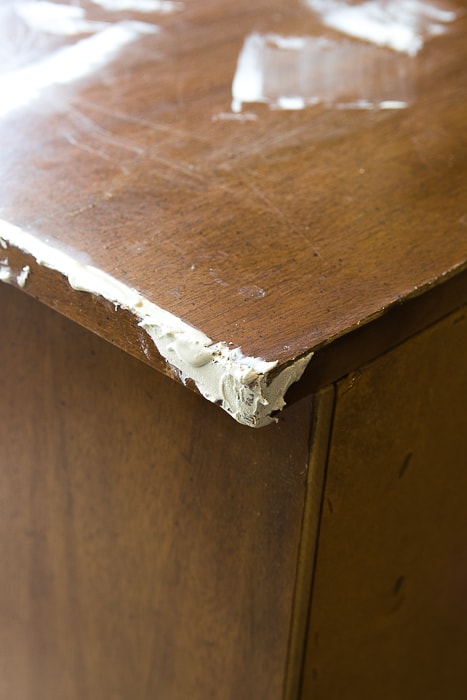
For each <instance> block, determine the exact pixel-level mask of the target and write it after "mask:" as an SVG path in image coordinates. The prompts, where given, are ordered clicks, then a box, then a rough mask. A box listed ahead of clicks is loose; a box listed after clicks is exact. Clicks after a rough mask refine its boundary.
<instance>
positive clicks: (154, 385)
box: [0, 285, 311, 700]
mask: <svg viewBox="0 0 467 700" xmlns="http://www.w3.org/2000/svg"><path fill="white" fill-rule="evenodd" d="M0 294H1V303H0V327H1V329H2V336H1V343H0V367H1V372H0V397H1V401H0V426H1V435H2V437H1V440H0V467H1V468H0V502H1V507H0V560H1V566H0V620H1V624H0V697H2V698H18V699H19V698H21V700H60V699H61V698H67V699H69V700H73V699H75V698H76V700H85V699H86V698H90V699H91V698H121V699H122V700H123V699H124V700H134V699H135V698H138V700H143V699H144V698H148V699H149V698H155V697H157V698H164V700H179V699H180V698H193V700H195V699H197V700H205V699H206V698H210V697H212V698H222V699H223V700H224V699H225V700H227V699H228V698H232V700H234V699H235V700H237V699H238V698H242V699H243V698H244V699H245V700H249V699H250V698H252V697H257V698H268V699H269V698H271V699H277V700H279V699H280V698H282V686H283V680H284V673H285V665H286V658H287V649H288V638H289V628H290V621H291V610H292V598H293V589H294V580H295V569H296V559H297V551H298V546H299V539H300V528H301V519H302V509H303V501H304V492H305V479H306V467H307V458H308V457H307V455H308V434H309V425H310V408H311V406H310V399H307V400H305V401H304V402H302V403H301V404H297V405H296V406H295V407H291V410H290V411H289V412H288V413H287V415H284V416H283V417H282V418H281V419H280V421H279V423H278V424H277V425H274V426H272V427H270V428H265V429H264V430H262V431H251V430H249V429H248V428H245V427H243V426H240V425H238V424H236V423H234V422H233V421H232V420H231V419H230V418H229V417H228V416H227V415H226V414H224V413H223V412H222V411H219V410H218V409H217V408H216V407H215V406H213V405H211V404H209V403H207V402H206V401H204V400H203V399H202V398H201V397H199V396H196V395H195V394H192V393H190V392H187V391H186V390H185V389H184V388H183V387H181V386H179V385H177V384H175V383H174V382H171V381H170V380H169V379H167V378H166V377H163V376H162V375H160V374H159V373H157V372H154V371H153V370H151V368H149V367H147V366H145V365H143V364H142V363H140V362H137V361H136V360H134V359H132V358H130V357H129V356H128V355H126V354H125V353H122V352H120V351H119V350H117V349H116V348H114V347H112V346H111V345H109V344H108V343H105V342H103V341H102V340H100V339H99V338H97V337H96V336H94V335H92V334H90V333H88V332H87V331H85V330H84V329H82V328H80V327H79V326H78V325H75V324H73V323H71V322H70V321H68V320H66V319H65V318H63V317H61V316H60V315H58V314H55V313H54V312H52V311H50V310H48V309H46V307H44V306H42V305H40V304H37V303H36V302H35V301H34V300H32V299H29V298H28V297H27V296H26V295H24V294H21V293H19V292H18V291H16V290H14V289H12V288H8V287H6V286H5V285H2V286H1V287H0Z"/></svg>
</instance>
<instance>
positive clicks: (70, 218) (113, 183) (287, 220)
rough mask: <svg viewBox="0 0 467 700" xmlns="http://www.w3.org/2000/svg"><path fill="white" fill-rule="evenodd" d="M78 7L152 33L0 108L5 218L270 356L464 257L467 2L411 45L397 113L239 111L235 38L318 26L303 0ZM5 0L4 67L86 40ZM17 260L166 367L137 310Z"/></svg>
mask: <svg viewBox="0 0 467 700" xmlns="http://www.w3.org/2000/svg"><path fill="white" fill-rule="evenodd" d="M80 5H81V6H82V8H84V10H85V14H84V17H85V18H86V21H88V20H89V21H101V22H102V21H105V22H107V23H110V24H113V25H115V24H116V23H118V22H122V21H124V20H128V19H132V20H137V21H139V22H144V23H146V25H151V26H154V25H157V26H158V29H159V30H158V32H157V33H153V34H146V33H144V32H141V35H140V38H139V39H138V40H137V41H134V42H130V43H128V44H127V45H126V46H125V47H124V48H123V49H122V51H121V52H120V53H119V54H118V55H116V56H115V57H114V59H113V60H112V61H110V62H109V63H108V64H107V65H106V66H105V67H102V68H100V69H99V70H96V71H95V72H94V73H91V74H90V75H89V76H88V77H86V78H83V79H80V80H77V81H75V82H73V83H71V84H68V85H55V87H50V88H47V89H41V90H38V94H37V95H36V96H35V97H34V98H32V99H31V100H30V101H29V103H28V104H27V106H24V107H20V108H17V109H14V110H13V111H10V112H8V113H4V114H3V115H2V116H1V117H0V141H1V148H2V158H1V160H0V181H1V183H2V185H1V188H0V207H1V218H2V219H3V220H5V221H8V222H10V223H13V224H16V225H18V226H20V227H22V228H24V229H26V230H27V231H29V232H31V233H34V234H36V235H38V236H40V237H42V238H48V240H49V241H55V242H56V244H57V245H58V246H61V247H65V249H66V250H72V251H74V252H75V253H74V254H76V256H77V257H78V258H79V259H80V260H85V261H90V262H92V263H93V264H94V265H96V266H98V267H100V268H102V269H103V270H105V271H107V272H108V273H110V274H112V275H114V276H115V277H117V278H118V279H120V280H122V281H124V282H126V283H127V284H129V285H131V286H133V287H135V288H136V289H138V290H140V291H141V292H142V293H143V294H144V295H146V296H147V298H149V299H150V300H151V301H153V302H154V303H156V304H158V305H159V306H162V307H163V308H164V309H167V310H169V311H171V312H173V313H174V314H176V315H177V316H180V317H181V318H183V319H184V320H185V321H187V322H189V323H190V324H192V325H193V326H195V327H197V328H199V329H201V330H202V331H204V332H205V333H206V334H207V335H208V336H210V337H211V338H212V339H213V340H215V341H217V340H221V341H225V342H231V343H233V344H234V345H235V346H240V347H241V348H242V350H243V352H244V353H245V354H248V355H255V356H259V357H263V358H264V359H267V360H276V359H277V360H279V361H280V363H287V362H289V361H290V360H291V359H293V358H294V357H296V356H298V355H300V354H301V353H303V352H305V351H306V350H309V349H310V348H320V347H321V346H323V345H326V344H328V343H329V341H331V340H333V339H335V338H337V337H338V336H342V335H343V334H347V333H349V331H352V329H354V328H356V327H357V326H358V325H361V324H364V323H366V322H367V321H369V320H370V319H374V318H375V317H377V316H379V315H381V314H383V313H384V311H385V310H386V309H387V308H388V307H389V306H391V305H392V304H395V303H400V302H401V300H402V301H403V300H404V299H405V298H407V297H410V296H411V295H416V294H420V293H421V292H422V291H423V290H425V289H426V288H427V287H429V286H432V285H437V284H439V283H440V282H442V281H443V280H445V279H447V278H448V277H449V276H451V275H452V274H454V273H455V272H456V271H459V269H460V268H461V267H462V266H464V264H465V260H466V257H467V256H466V253H467V204H466V191H467V167H466V155H467V132H466V129H465V124H466V123H467V90H466V71H465V66H466V60H467V42H466V40H465V37H466V28H467V15H466V14H465V13H464V14H462V13H460V16H459V17H458V19H456V21H454V22H452V23H451V24H449V26H448V27H447V31H446V34H445V35H442V36H438V37H434V38H430V39H429V40H428V41H427V42H426V44H425V46H424V48H423V49H422V50H421V51H420V52H419V53H418V54H417V55H416V56H414V57H412V58H411V59H410V75H411V78H410V81H411V82H410V86H409V87H410V104H409V107H408V108H407V109H400V110H341V109H337V108H334V107H333V106H328V107H325V106H323V105H316V106H313V107H307V108H306V109H303V110H297V111H287V110H277V109H276V110H274V109H270V108H269V107H268V105H265V104H263V105H259V104H251V105H246V106H245V108H244V111H243V112H242V114H241V115H240V116H242V115H243V117H244V118H243V119H242V120H240V119H238V118H237V117H236V116H235V115H233V113H232V112H231V111H230V105H231V99H232V95H231V89H232V80H233V76H234V74H235V71H236V65H237V59H238V56H239V54H240V52H241V49H242V46H243V42H244V40H245V38H246V37H247V36H249V35H251V34H252V33H253V32H259V33H269V32H272V33H275V34H277V35H284V36H297V35H300V36H311V35H317V36H319V35H321V34H323V33H327V35H329V31H327V30H326V31H325V30H324V29H323V25H322V23H321V22H320V20H319V18H318V16H317V15H316V14H314V13H313V12H311V11H310V10H309V9H307V7H306V6H305V4H304V3H299V2H292V1H290V2H286V1H285V0H284V1H282V2H279V1H278V0H276V1H275V2H265V1H264V0H262V1H260V2H255V3H251V2H249V1H247V0H235V2H234V1H233V0H231V1H227V0H223V1H222V2H221V1H219V0H215V1H214V0H203V2H189V1H187V2H185V3H184V4H183V5H182V4H180V5H178V6H177V7H176V8H175V11H173V12H166V13H161V12H154V13H137V12H133V13H131V12H128V11H126V12H115V11H110V10H104V9H102V8H99V6H98V5H97V4H96V3H91V2H83V3H80ZM14 6H15V3H14V2H12V3H10V4H9V7H10V9H11V8H13V9H14ZM455 6H456V7H457V8H460V9H462V8H464V9H465V8H466V3H465V2H457V3H456V4H455ZM167 7H168V6H167ZM13 9H11V12H10V14H8V15H7V16H6V17H5V18H4V23H3V27H4V30H3V31H4V34H5V37H7V38H8V41H9V43H8V42H7V43H6V44H5V43H4V47H6V48H4V53H5V54H8V55H9V56H10V58H11V56H15V57H16V61H17V65H15V66H13V68H14V69H15V70H16V69H18V66H19V67H21V66H23V67H24V66H28V65H29V66H30V65H34V62H37V61H39V60H41V59H42V58H44V57H47V56H49V55H51V54H52V53H53V51H54V50H56V49H57V46H59V45H60V46H62V45H63V44H68V43H69V44H71V43H73V42H75V43H76V42H77V41H78V40H81V39H82V38H83V37H82V36H78V37H76V36H73V37H65V38H64V37H63V36H60V37H57V36H54V35H53V33H50V32H49V33H47V32H46V31H40V30H39V29H37V30H34V31H32V30H30V31H29V32H25V31H23V32H20V31H12V30H11V27H10V25H9V24H8V23H10V24H11V23H14V22H17V19H16V20H15V17H14V11H13ZM172 9H173V8H172ZM15 26H16V25H15ZM331 35H332V36H333V37H334V38H335V39H336V40H338V41H340V36H339V35H337V34H335V33H334V34H332V32H331ZM83 36H84V37H85V36H86V35H83ZM60 42H61V43H60ZM375 50H376V49H375ZM405 87H407V86H405ZM396 92H397V91H396ZM394 96H395V97H397V94H395V95H394ZM245 113H246V116H245ZM237 116H238V115H237ZM24 262H28V263H30V264H31V268H32V272H31V275H30V279H29V280H28V282H27V283H26V287H25V291H26V292H29V293H31V294H33V295H34V296H36V297H37V298H39V299H42V300H43V301H45V302H46V303H48V304H50V305H52V306H54V307H55V308H57V309H59V310H60V311H61V312H62V313H64V314H65V315H68V316H70V317H72V318H74V319H76V320H78V321H79V322H80V323H82V324H84V325H85V326H88V327H89V328H92V329H93V330H97V331H98V332H99V333H100V334H101V335H103V336H104V337H106V338H107V339H108V340H111V341H112V342H115V343H117V344H119V345H120V347H122V348H123V349H125V350H127V351H129V352H132V353H133V354H136V355H138V354H139V355H140V356H141V357H142V358H144V359H145V361H147V362H149V363H151V364H153V365H154V366H162V365H161V363H160V358H159V357H158V355H157V352H155V351H153V350H151V351H146V350H147V349H145V348H142V346H141V334H140V333H139V331H138V329H137V328H136V324H135V322H134V319H132V318H131V317H128V315H126V314H125V313H124V312H117V311H115V310H114V309H113V308H112V307H111V305H106V304H105V303H104V302H102V301H90V300H85V299H84V296H85V295H84V294H83V293H77V292H71V291H70V290H69V289H67V285H64V284H63V282H62V281H61V280H60V279H59V276H58V275H56V274H53V273H50V272H48V271H44V270H39V269H38V267H37V266H35V265H34V264H33V262H32V261H31V260H30V259H27V260H26V259H25V257H24V256H22V255H21V256H19V259H18V260H17V262H16V263H15V264H18V265H19V264H21V263H24ZM143 351H144V352H143ZM357 362H358V360H357Z"/></svg>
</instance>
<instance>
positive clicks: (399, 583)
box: [392, 576, 405, 597]
mask: <svg viewBox="0 0 467 700" xmlns="http://www.w3.org/2000/svg"><path fill="white" fill-rule="evenodd" d="M404 582H405V576H399V577H398V578H397V580H396V582H395V584H394V587H393V589H392V594H393V596H395V597H396V596H398V595H399V594H400V592H401V589H402V586H403V585H404Z"/></svg>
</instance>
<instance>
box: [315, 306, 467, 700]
mask: <svg viewBox="0 0 467 700" xmlns="http://www.w3.org/2000/svg"><path fill="white" fill-rule="evenodd" d="M466 347H467V316H466V309H464V310H462V311H460V312H456V313H454V314H452V315H451V316H449V317H448V318H447V319H446V320H444V321H443V322H442V323H439V324H437V325H436V326H434V327H432V328H430V329H428V330H427V331H425V332H424V333H421V334H420V335H418V336H417V337H416V338H414V339H412V340H411V341H409V342H407V343H405V344H404V345H402V346H401V347H399V348H397V349H396V350H394V351H393V352H391V353H388V354H386V355H384V356H383V357H381V358H380V359H379V360H377V361H375V362H374V363H372V364H371V365H369V366H368V367H366V368H363V369H361V370H360V371H358V372H356V373H354V374H352V375H350V376H349V377H348V378H347V379H346V380H343V381H342V382H340V383H339V385H338V388H337V399H336V409H335V416H334V421H333V429H332V438H331V449H330V454H329V462H328V467H327V479H326V486H325V491H324V497H323V511H322V517H321V523H320V534H319V544H318V555H317V559H316V568H315V579H314V586H313V593H312V603H311V617H310V625H309V633H308V646H307V652H306V662H305V673H304V685H303V694H302V698H303V700H331V699H334V698H340V699H342V700H354V698H361V699H363V700H370V699H373V698H375V697H377V698H381V699H382V700H393V699H394V698H401V700H413V698H426V699H427V700H428V699H429V700H431V699H433V700H435V699H437V698H440V697H443V698H446V699H447V700H458V698H462V697H464V695H465V691H466V688H467V671H466V666H465V655H466V649H467V607H466V585H467V579H466V574H467V568H466V562H467V547H466V539H465V532H466V529H467V498H466V488H467V476H466V469H465V467H466V455H467V440H466V431H465V419H466V415H467V407H466V396H467V383H466V381H467V371H466V362H465V349H466Z"/></svg>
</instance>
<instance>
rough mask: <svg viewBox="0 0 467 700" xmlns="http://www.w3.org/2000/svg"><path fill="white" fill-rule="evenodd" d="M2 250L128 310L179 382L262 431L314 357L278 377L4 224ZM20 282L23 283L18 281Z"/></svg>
mask: <svg viewBox="0 0 467 700" xmlns="http://www.w3.org/2000/svg"><path fill="white" fill-rule="evenodd" d="M0 245H1V246H2V248H4V249H6V250H7V249H8V246H14V247H15V248H18V249H19V250H22V251H23V252H24V253H27V254H29V255H32V256H33V257H34V258H35V259H36V262H37V263H38V264H39V265H43V266H45V267H48V268H50V269H52V270H56V271H57V272H59V273H61V274H62V275H64V276H65V277H66V278H67V279H68V282H69V283H70V285H71V286H72V287H73V289H76V290H78V291H84V292H89V293H91V294H95V295H98V296H102V297H103V298H104V299H107V300H108V301H110V302H112V303H113V304H115V306H120V307H122V308H123V309H128V310H129V311H130V312H131V313H132V314H133V315H134V316H135V317H136V318H137V319H138V323H139V325H140V326H141V328H143V329H144V330H145V331H146V333H147V334H148V335H149V336H150V338H151V339H152V341H153V342H154V345H155V346H156V348H157V350H158V352H159V354H160V355H161V356H162V357H164V358H165V360H166V361H167V362H168V363H169V364H170V365H171V367H172V368H173V370H174V372H175V374H176V375H177V376H178V377H179V378H180V380H181V381H182V382H183V383H185V384H186V383H187V381H188V380H192V381H194V382H195V384H196V387H197V388H198V391H199V392H200V393H201V394H202V395H203V396H204V397H205V398H206V399H208V400H209V401H212V402H214V403H218V404H219V405H221V406H222V408H223V409H224V410H225V411H227V413H229V414H230V415H231V416H233V418H235V419H236V420H237V421H238V422H239V423H242V424H244V425H249V426H253V427H262V426H265V425H268V424H269V423H272V422H274V421H275V420H276V419H275V415H276V413H277V412H278V411H280V410H281V409H282V408H283V407H284V406H285V401H284V396H285V393H286V392H287V389H288V388H289V386H290V385H291V384H293V383H294V382H296V381H297V380H298V379H300V377H301V376H302V374H303V372H304V370H305V368H306V366H307V364H308V362H309V361H310V359H311V357H312V354H313V353H312V352H309V353H308V354H306V355H304V356H302V357H300V358H298V359H296V360H295V361H294V362H293V363H291V364H290V365H288V366H286V367H284V368H282V369H277V370H276V372H274V370H275V369H276V368H277V365H278V363H277V361H274V362H266V361H264V360H262V359H260V358H257V357H246V356H244V355H243V353H242V352H241V350H240V348H231V347H230V346H229V345H228V344H227V343H225V342H218V343H213V342H212V340H211V339H210V338H208V336H206V335H205V334H204V333H203V332H202V331H199V330H197V329H196V328H193V327H192V326H190V325H189V324H188V323H185V322H184V321H182V320H181V319H180V318H178V317H177V316H175V315H174V314H172V313H170V312H168V311H166V310H164V309H162V308H161V307H159V306H157V305H156V304H154V303H152V302H151V301H149V300H148V299H146V298H145V297H144V296H142V295H141V294H140V293H139V292H138V291H137V290H135V289H133V288H131V287H129V286H127V285H126V284H123V283H122V282H120V281H119V280H117V279H115V278H114V277H112V276H111V275H109V274H107V273H106V272H103V271H102V270H99V269H98V268H96V267H94V266H92V265H89V264H85V263H82V262H79V261H78V260H76V259H75V258H74V257H72V256H71V255H70V253H68V252H63V251H60V250H58V249H57V248H56V247H54V246H53V245H51V244H50V243H49V242H46V241H43V240H41V239H39V238H36V237H35V236H33V235H32V234H30V233H28V232H26V231H24V230H22V229H20V228H19V227H17V226H14V225H13V224H11V223H8V222H7V221H2V220H0ZM25 269H26V268H23V272H24V270H25ZM28 272H29V270H28ZM6 274H7V273H6V272H5V277H3V276H2V274H0V281H4V282H10V281H12V279H11V277H10V275H9V269H8V279H6ZM25 274H26V273H25ZM26 276H27V275H26ZM17 283H18V284H20V282H19V280H18V279H17Z"/></svg>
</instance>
